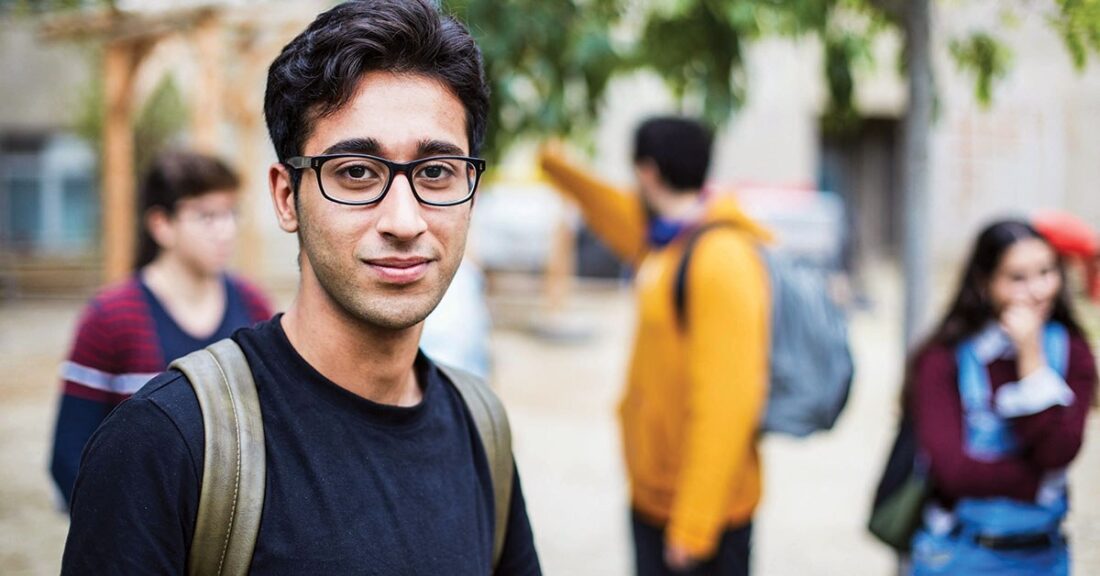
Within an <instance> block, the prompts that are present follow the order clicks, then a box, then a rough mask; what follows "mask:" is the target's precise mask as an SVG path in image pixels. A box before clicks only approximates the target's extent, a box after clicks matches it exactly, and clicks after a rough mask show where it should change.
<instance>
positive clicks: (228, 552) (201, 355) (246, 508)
mask: <svg viewBox="0 0 1100 576" xmlns="http://www.w3.org/2000/svg"><path fill="white" fill-rule="evenodd" d="M169 368H174V369H176V370H179V371H180V372H183V373H184V375H186V376H187V379H188V380H189V381H190V382H191V387H192V388H194V389H195V396H197V397H198V400H199V407H200V408H201V409H202V421H203V434H204V438H205V445H204V446H205V447H204V450H205V452H204V458H203V465H202V487H201V488H200V490H199V513H198V519H197V520H196V522H195V534H194V536H193V537H192V539H191V551H190V553H189V554H188V557H187V573H188V574H189V575H190V576H198V575H204V576H209V575H219V576H220V575H225V576H236V575H244V574H247V573H248V568H249V566H250V565H251V563H252V553H253V551H254V550H255V548H256V537H257V535H258V534H259V531H260V515H261V514H262V513H263V502H264V485H265V481H266V475H267V470H266V464H267V461H266V458H265V455H264V424H263V418H262V416H261V415H260V400H259V396H257V394H256V384H255V382H254V381H253V380H252V370H251V368H249V366H248V361H247V360H246V359H245V357H244V353H242V352H241V349H240V347H239V346H237V343H236V342H234V341H233V340H230V339H228V338H226V339H224V340H220V341H218V342H215V343H214V344H211V345H210V346H208V347H206V348H204V349H202V350H197V351H195V352H192V353H191V354H188V355H187V356H184V357H183V358H180V359H178V360H176V361H175V362H172V364H171V365H170V366H169Z"/></svg>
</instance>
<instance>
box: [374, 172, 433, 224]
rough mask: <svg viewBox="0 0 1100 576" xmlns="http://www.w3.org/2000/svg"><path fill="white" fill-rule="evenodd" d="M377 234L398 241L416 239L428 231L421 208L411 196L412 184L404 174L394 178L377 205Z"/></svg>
mask: <svg viewBox="0 0 1100 576" xmlns="http://www.w3.org/2000/svg"><path fill="white" fill-rule="evenodd" d="M378 209H379V210H381V214H380V216H379V218H378V225H377V226H378V232H379V233H381V234H383V235H386V236H391V237H394V238H396V239H399V240H410V239H412V238H416V237H417V236H419V235H420V234H422V233H423V232H424V231H425V230H427V229H428V224H427V222H425V221H424V218H423V217H422V215H421V210H422V209H423V207H422V206H421V205H420V202H419V201H418V200H417V199H416V195H415V194H413V190H412V182H411V181H410V180H409V178H408V176H407V175H406V174H405V173H404V172H400V173H398V174H396V175H395V176H394V179H393V182H392V183H391V184H390V189H389V191H387V192H386V197H385V198H383V199H382V201H381V202H380V203H379V205H378Z"/></svg>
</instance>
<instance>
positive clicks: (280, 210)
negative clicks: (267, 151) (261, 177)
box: [267, 162, 298, 232]
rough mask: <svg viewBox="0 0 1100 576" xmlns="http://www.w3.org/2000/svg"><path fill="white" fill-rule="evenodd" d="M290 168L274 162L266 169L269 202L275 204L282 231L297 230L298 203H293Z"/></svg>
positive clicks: (293, 194)
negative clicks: (269, 190) (269, 193)
mask: <svg viewBox="0 0 1100 576" xmlns="http://www.w3.org/2000/svg"><path fill="white" fill-rule="evenodd" d="M291 176H292V175H291V173H290V170H289V169H287V167H286V166H284V165H283V164H281V163H279V162H276V163H274V164H272V165H271V168H268V170H267V182H268V187H269V188H270V189H271V202H272V204H273V205H274V206H275V218H277V219H278V220H279V227H280V228H282V229H283V231H284V232H297V231H298V205H297V203H295V193H294V181H293V180H292V178H291Z"/></svg>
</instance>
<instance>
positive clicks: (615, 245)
mask: <svg viewBox="0 0 1100 576" xmlns="http://www.w3.org/2000/svg"><path fill="white" fill-rule="evenodd" d="M539 163H540V165H541V166H542V170H543V172H545V173H546V176H547V177H549V178H550V181H551V182H553V184H554V186H555V187H556V188H557V189H558V190H561V191H562V192H563V193H565V194H566V195H568V196H569V197H570V198H572V199H574V200H576V202H577V203H578V204H579V205H580V207H581V211H582V212H584V218H585V221H586V222H587V223H588V226H589V227H590V228H592V230H593V231H594V232H595V233H596V235H597V236H599V237H600V240H602V241H603V242H604V243H605V244H607V246H608V247H609V248H611V250H612V251H614V252H615V255H616V256H618V257H619V258H620V259H622V260H623V261H625V262H628V263H630V264H637V262H638V260H639V259H640V258H641V257H642V255H643V252H644V250H645V234H646V222H645V220H646V218H645V211H644V209H643V207H642V203H641V202H640V201H639V200H638V198H637V196H635V195H633V194H630V193H628V192H626V191H624V190H620V189H619V188H616V187H615V186H612V185H611V184H608V183H607V182H604V181H602V180H600V179H598V178H597V177H595V176H593V175H592V174H590V173H589V172H587V171H585V170H582V169H581V168H580V167H578V166H576V165H574V164H572V163H571V162H569V161H568V160H567V159H566V158H565V155H564V154H563V153H562V152H561V151H560V150H559V149H558V148H557V147H555V146H547V147H545V148H543V149H542V151H540V152H539Z"/></svg>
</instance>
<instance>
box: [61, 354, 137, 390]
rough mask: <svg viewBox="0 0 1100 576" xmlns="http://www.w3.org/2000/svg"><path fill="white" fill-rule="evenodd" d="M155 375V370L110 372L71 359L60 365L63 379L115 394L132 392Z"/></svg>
mask: <svg viewBox="0 0 1100 576" xmlns="http://www.w3.org/2000/svg"><path fill="white" fill-rule="evenodd" d="M156 375H157V373H156V372H151V373H141V372H138V373H130V374H111V373H110V372H103V371H102V370H96V369H95V368H91V367H88V366H84V365H83V364H77V363H76V362H73V361H67V362H65V363H63V364H62V365H61V377H62V378H63V379H65V380H68V381H70V382H76V383H77V384H80V385H82V386H87V387H88V388H94V389H96V390H102V391H104V392H113V393H116V394H133V393H134V392H137V391H138V389H140V388H141V387H142V386H144V385H145V383H146V382H148V381H149V380H150V379H151V378H152V377H153V376H156Z"/></svg>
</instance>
